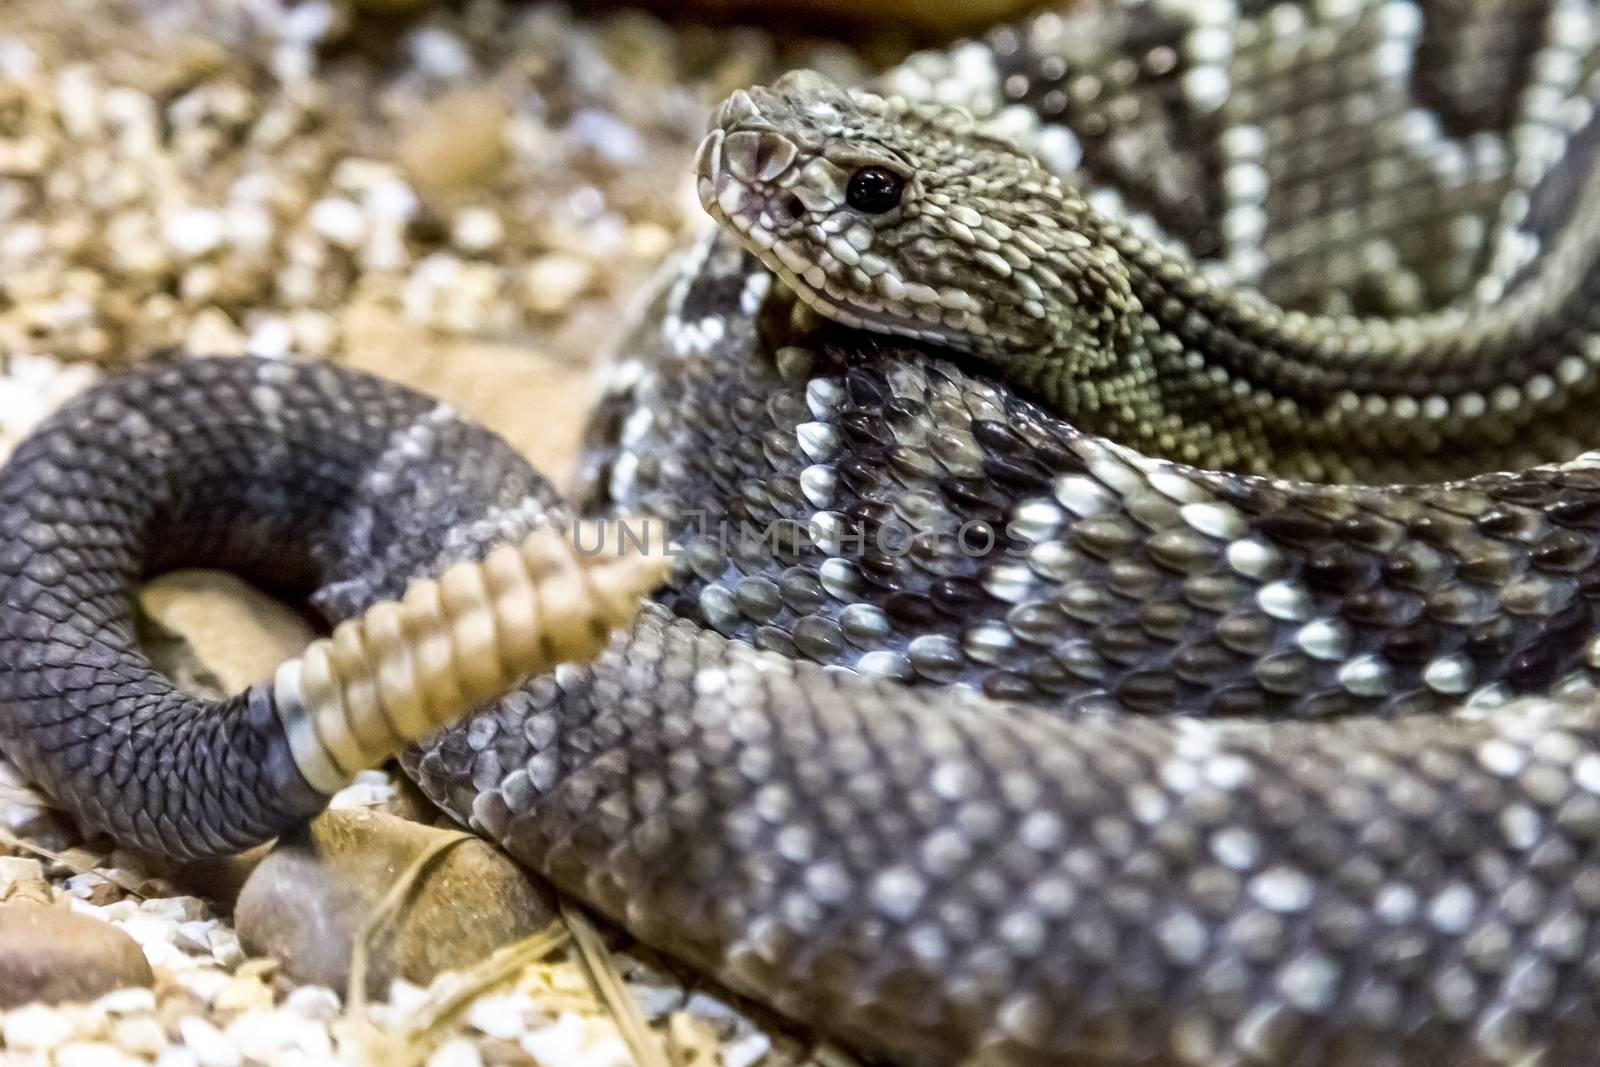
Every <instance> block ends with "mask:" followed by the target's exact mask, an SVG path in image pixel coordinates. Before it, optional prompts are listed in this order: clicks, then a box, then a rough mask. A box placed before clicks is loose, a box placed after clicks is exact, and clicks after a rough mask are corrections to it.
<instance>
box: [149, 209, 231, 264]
mask: <svg viewBox="0 0 1600 1067" xmlns="http://www.w3.org/2000/svg"><path fill="white" fill-rule="evenodd" d="M227 235H228V223H227V220H226V219H224V218H223V217H222V213H221V212H218V211H212V210H210V209H209V208H198V207H196V208H186V209H184V210H182V211H176V212H173V213H172V214H171V215H168V216H167V217H166V219H165V220H164V221H163V222H162V224H161V236H162V238H163V239H164V240H165V241H166V242H167V245H168V246H169V247H171V249H172V250H173V251H174V252H177V253H178V254H179V255H181V256H183V257H185V258H187V259H199V258H200V257H202V256H205V255H208V254H210V253H212V252H215V251H216V250H217V249H218V248H221V247H222V244H223V241H224V240H225V239H226V237H227Z"/></svg>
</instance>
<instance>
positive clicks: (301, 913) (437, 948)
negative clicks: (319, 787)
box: [234, 809, 555, 996]
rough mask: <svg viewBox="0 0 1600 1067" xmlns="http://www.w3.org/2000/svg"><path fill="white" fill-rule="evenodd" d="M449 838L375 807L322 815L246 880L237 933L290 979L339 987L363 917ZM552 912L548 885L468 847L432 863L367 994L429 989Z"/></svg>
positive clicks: (381, 955) (378, 956)
mask: <svg viewBox="0 0 1600 1067" xmlns="http://www.w3.org/2000/svg"><path fill="white" fill-rule="evenodd" d="M454 834H455V832H454V831H448V830H438V829H434V828H432V827H427V826H422V825H419V824H417V823H411V822H407V821H405V820H404V819H397V818H395V817H394V816H392V815H385V814H383V813H381V812H376V811H368V810H359V809H358V810H346V811H329V812H325V813H323V814H322V815H320V816H318V817H317V818H316V819H315V820H313V821H312V823H311V824H310V826H309V827H308V828H306V829H304V830H302V831H300V832H298V833H297V834H296V835H295V836H293V837H290V838H285V839H284V840H283V841H281V842H279V844H278V847H277V848H276V849H274V850H273V852H272V853H271V854H270V855H269V856H267V858H266V859H265V860H263V861H262V862H261V864H260V865H259V866H258V867H257V868H256V870H255V872H254V873H253V874H252V875H251V876H250V878H249V880H248V881H247V882H246V883H245V886H244V890H243V891H242V892H241V893H240V894H239V903H238V906H237V908H236V909H235V912H234V919H235V922H236V924H237V929H238V931H239V936H240V937H241V938H242V939H243V941H244V943H245V946H246V947H247V948H249V949H250V950H251V951H252V952H253V953H259V954H263V955H271V956H276V957H278V958H279V959H281V960H282V961H283V965H284V971H285V973H287V974H288V975H289V976H290V977H292V978H294V979H295V980H297V981H300V982H307V983H312V984H316V985H324V986H328V987H330V988H333V989H341V990H342V989H343V988H344V987H345V985H346V983H347V982H348V980H349V975H350V951H351V947H352V945H353V943H354V938H355V935H356V933H357V932H358V931H359V930H360V929H361V926H362V923H363V922H364V920H365V919H366V917H367V916H368V915H369V914H370V913H371V912H372V909H373V908H374V906H375V905H376V904H377V903H378V901H379V900H380V899H381V898H382V896H383V895H384V893H385V892H387V891H388V889H389V887H390V886H392V885H394V883H395V880H396V878H398V877H399V876H400V875H401V874H402V873H403V872H404V871H405V870H406V868H407V867H408V866H409V865H410V864H411V862H412V861H413V860H414V859H415V858H416V857H417V856H418V855H419V854H420V853H421V852H422V851H423V850H424V849H426V848H427V847H429V846H430V845H432V844H434V843H436V842H439V841H441V840H443V839H445V838H448V837H451V836H454ZM554 914H555V905H554V901H553V898H552V897H551V896H550V894H549V890H548V889H546V888H545V887H544V886H543V884H542V883H539V882H537V881H535V880H534V878H533V876H532V875H530V874H529V873H528V872H527V871H525V870H523V869H522V868H521V867H518V866H517V865H516V864H515V863H513V862H512V861H511V860H510V859H509V858H507V857H506V856H505V855H504V854H503V853H501V852H499V851H498V850H496V849H494V848H493V847H491V846H490V845H488V844H487V843H485V842H483V841H479V840H477V839H471V840H467V841H464V842H462V843H461V844H458V845H455V846H453V847H451V848H450V849H449V850H448V851H446V852H444V853H443V854H442V855H440V856H438V857H436V859H435V861H434V862H433V863H432V864H431V865H430V866H429V867H428V868H427V869H426V870H425V871H424V872H423V874H422V876H421V877H420V878H419V879H418V880H417V882H416V884H415V885H414V886H413V887H412V891H411V893H410V895H409V896H408V898H407V902H406V903H405V904H404V905H403V906H402V907H401V909H400V911H399V912H398V914H397V915H396V916H395V917H394V919H393V921H392V922H390V923H389V924H388V925H387V926H385V927H384V928H383V930H382V933H380V934H379V936H377V937H375V938H374V941H373V944H372V946H371V949H372V955H371V956H370V957H369V964H368V967H369V969H368V983H367V987H368V991H369V992H370V993H371V994H372V995H373V996H381V995H383V993H384V992H385V991H386V990H387V989H388V986H389V982H390V981H391V980H392V979H394V978H405V979H407V980H408V981H411V982H415V983H417V984H419V985H426V984H427V983H428V982H429V981H430V980H431V979H432V978H433V976H434V975H435V974H437V973H439V972H440V971H444V970H450V969H453V968H458V967H466V966H470V965H471V964H473V963H476V962H478V961H479V960H481V959H483V958H484V957H485V956H488V955H489V954H490V953H491V952H493V951H494V950H495V949H497V948H499V947H500V946H502V945H505V944H509V943H510V942H512V941H516V940H518V939H520V938H523V937H527V936H528V935H530V934H533V933H536V932H538V931H539V930H542V929H544V927H545V926H547V925H548V924H549V923H550V921H551V919H552V918H553V917H554Z"/></svg>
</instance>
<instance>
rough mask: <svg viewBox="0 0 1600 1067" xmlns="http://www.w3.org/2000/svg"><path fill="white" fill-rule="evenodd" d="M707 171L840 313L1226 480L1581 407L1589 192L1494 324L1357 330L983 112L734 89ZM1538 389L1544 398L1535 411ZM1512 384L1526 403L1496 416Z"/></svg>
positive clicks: (782, 87)
mask: <svg viewBox="0 0 1600 1067" xmlns="http://www.w3.org/2000/svg"><path fill="white" fill-rule="evenodd" d="M696 166H697V169H698V180H699V190H700V198H701V201H702V202H703V204H704V205H705V207H706V209H707V211H709V212H710V213H711V214H712V215H713V216H714V217H716V218H717V219H719V220H720V221H721V222H723V223H724V224H725V225H727V226H729V227H730V228H731V229H732V230H733V231H734V232H736V233H738V234H739V235H740V238H741V240H742V242H743V243H744V245H745V246H746V247H747V248H748V249H749V250H750V251H751V252H753V253H754V254H756V255H757V256H758V257H759V258H760V259H761V261H762V262H763V263H764V264H765V265H766V266H767V267H768V268H769V269H771V270H772V271H773V272H774V273H775V274H776V275H777V276H778V277H779V278H781V279H782V280H783V281H784V282H785V283H787V284H788V285H789V286H790V287H791V288H793V289H794V291H795V292H796V293H797V294H798V295H799V296H800V298H801V299H802V300H804V301H805V302H806V303H807V304H808V305H810V306H811V307H813V308H814V309H815V310H817V311H818V312H819V313H821V314H822V315H823V316H825V317H827V318H830V319H833V320H835V321H838V322H842V323H844V324H846V325H849V326H854V327H859V328H864V329H868V330H873V331H877V332H882V333H888V334H894V335H897V336H902V337H907V338H915V339H920V340H924V341H931V342H934V343H936V344H941V345H947V346H949V347H952V348H955V349H958V350H961V351H964V352H969V353H971V354H973V355H975V356H978V357H980V358H982V359H983V360H985V361H986V362H988V363H990V364H991V365H993V366H994V367H995V368H997V369H998V370H999V371H1000V372H1001V374H1002V375H1003V376H1004V377H1005V378H1006V379H1007V380H1008V381H1010V382H1013V383H1014V384H1016V385H1017V386H1019V387H1022V388H1026V389H1028V390H1030V391H1031V392H1032V393H1034V394H1035V395H1038V396H1040V397H1042V398H1043V399H1044V400H1045V401H1047V402H1048V403H1049V404H1050V406H1051V407H1052V408H1054V409H1055V410H1057V411H1058V412H1059V413H1060V414H1062V415H1064V416H1066V417H1068V418H1072V419H1074V420H1076V421H1077V422H1078V423H1079V425H1082V426H1084V427H1087V428H1092V429H1096V430H1099V431H1102V432H1104V433H1106V434H1107V435H1108V436H1111V437H1113V438H1116V439H1117V440H1120V441H1123V442H1124V443H1127V444H1131V445H1134V446H1137V447H1140V448H1142V449H1144V450H1145V451H1148V452H1153V453H1157V454H1161V455H1167V456H1172V457H1174V458H1179V459H1182V460H1185V461H1187V462H1191V463H1196V464H1199V465H1205V466H1213V467H1219V468H1227V469H1234V470H1243V471H1249V472H1258V473H1260V472H1276V473H1282V474H1292V475H1300V476H1305V475H1308V474H1311V475H1315V474H1317V473H1319V472H1321V471H1324V470H1326V469H1330V468H1329V464H1327V463H1325V462H1322V461H1321V460H1320V458H1319V452H1327V451H1332V452H1339V453H1344V454H1345V457H1346V458H1344V459H1343V460H1342V461H1340V464H1338V465H1334V466H1333V467H1332V468H1331V469H1333V470H1339V469H1341V468H1342V465H1346V464H1352V465H1353V464H1357V463H1361V462H1362V461H1363V459H1364V458H1365V465H1366V472H1367V473H1371V472H1373V471H1375V470H1384V471H1385V472H1386V473H1387V472H1389V470H1390V468H1395V469H1398V468H1397V464H1411V463H1416V462H1417V461H1418V460H1419V459H1426V458H1428V454H1429V453H1446V452H1449V451H1451V450H1457V449H1460V447H1461V446H1462V444H1463V443H1464V442H1471V441H1473V440H1474V439H1475V438H1482V437H1483V435H1484V434H1486V433H1491V434H1492V433H1494V432H1495V431H1497V430H1500V429H1502V428H1503V427H1505V426H1507V425H1508V424H1510V425H1516V423H1517V422H1519V421H1520V420H1521V419H1526V418H1527V417H1528V415H1527V414H1526V411H1527V409H1528V408H1529V407H1531V408H1532V409H1533V410H1537V409H1538V407H1540V406H1546V407H1549V408H1554V409H1556V410H1557V411H1558V412H1559V410H1560V409H1561V408H1562V407H1563V406H1565V405H1566V404H1567V403H1569V402H1570V400H1571V399H1572V398H1570V397H1561V396H1559V395H1558V394H1557V391H1556V389H1555V387H1554V382H1553V380H1552V379H1551V378H1550V375H1551V373H1552V372H1554V371H1555V368H1556V366H1557V365H1558V364H1559V363H1560V362H1561V361H1562V360H1564V359H1570V360H1576V361H1577V362H1576V363H1569V365H1568V366H1569V370H1568V372H1567V373H1568V375H1569V376H1572V377H1577V372H1578V370H1579V368H1581V367H1582V366H1583V360H1584V358H1585V349H1584V346H1583V344H1582V343H1581V340H1580V339H1579V338H1575V337H1570V336H1563V335H1561V334H1560V333H1559V332H1558V331H1560V330H1561V329H1563V328H1564V327H1566V325H1567V324H1569V323H1572V322H1575V321H1582V320H1584V319H1585V318H1586V317H1587V316H1588V314H1589V310H1588V309H1589V307H1590V305H1592V304H1593V302H1594V301H1593V296H1594V293H1595V291H1596V290H1597V288H1600V257H1597V253H1600V247H1597V246H1596V244H1595V242H1593V241H1592V240H1590V239H1589V237H1588V235H1589V234H1590V233H1592V232H1593V231H1594V229H1595V228H1596V227H1600V181H1597V180H1596V178H1595V177H1594V176H1591V175H1588V174H1585V175H1584V176H1583V177H1582V179H1581V180H1576V184H1577V189H1576V190H1575V191H1574V198H1575V201H1576V202H1575V204H1574V205H1573V207H1572V209H1571V211H1572V217H1571V219H1570V220H1569V221H1568V223H1567V224H1566V227H1565V228H1564V229H1563V230H1561V231H1560V232H1557V233H1555V234H1553V235H1551V241H1552V244H1553V247H1552V248H1550V249H1549V251H1548V252H1547V253H1546V254H1545V255H1544V256H1543V257H1542V258H1541V259H1540V260H1539V261H1538V263H1537V265H1536V269H1535V270H1534V271H1533V272H1532V276H1531V277H1530V278H1528V279H1527V280H1525V281H1524V283H1523V285H1522V286H1521V288H1520V289H1518V290H1517V291H1516V292H1515V293H1514V294H1513V295H1511V296H1508V297H1506V298H1505V299H1502V300H1497V301H1495V302H1493V303H1491V304H1490V305H1489V306H1487V307H1485V308H1483V309H1481V310H1480V311H1478V312H1477V313H1475V314H1471V315H1466V314H1463V313H1462V311H1461V309H1459V308H1449V309H1444V310H1439V311H1433V312H1430V313H1427V314H1419V315H1413V316H1406V317H1395V318H1382V319H1380V318H1370V319H1362V320H1354V319H1351V318H1350V317H1348V316H1344V317H1341V316H1333V315H1314V316H1307V315H1304V314H1293V313H1290V312H1288V311H1286V310H1285V309H1283V308H1281V307H1279V306H1276V305H1274V304H1272V303H1270V302H1269V301H1267V300H1265V299H1263V298H1262V296H1261V295H1260V294H1259V293H1258V292H1256V291H1255V290H1253V289H1248V288H1237V287H1219V286H1215V285H1212V284H1211V283H1209V282H1208V281H1207V280H1206V279H1205V278H1204V277H1203V276H1202V275H1201V274H1199V273H1197V272H1196V271H1195V270H1194V269H1193V261H1192V260H1191V259H1190V258H1189V255H1188V254H1187V253H1185V252H1182V251H1176V250H1169V249H1168V248H1165V247H1163V245H1162V243H1161V242H1159V241H1157V240H1152V239H1151V238H1150V237H1149V236H1146V235H1142V234H1140V233H1138V232H1137V231H1136V230H1134V229H1133V228H1131V227H1130V226H1129V225H1128V224H1127V222H1126V220H1123V219H1118V218H1115V217H1112V216H1109V215H1107V214H1105V213H1103V212H1100V211H1097V210H1095V209H1094V208H1092V207H1091V206H1090V204H1089V202H1088V201H1087V200H1086V199H1085V197H1084V195H1083V194H1082V192H1080V191H1079V190H1077V189H1076V188H1074V187H1072V186H1071V185H1069V184H1067V183H1066V182H1064V180H1063V178H1062V177H1061V176H1060V175H1057V174H1054V173H1052V172H1051V171H1050V170H1049V169H1048V167H1047V166H1046V165H1045V164H1043V163H1042V162H1040V161H1038V160H1037V159H1035V158H1033V157H1032V156H1029V155H1028V154H1026V153H1025V152H1021V151H1018V150H1017V148H1016V147H1014V146H1013V145H1011V144H1009V143H1008V142H1006V141H1004V140H1001V139H1000V138H999V137H997V136H995V135H993V134H986V133H985V132H984V131H983V130H982V129H981V128H980V127H979V125H978V123H977V122H976V121H975V119H974V118H973V116H972V114H971V113H970V112H968V111H966V110H964V109H961V108H955V107H949V106H945V105H942V104H936V103H919V102H914V101H908V100H906V99H905V98H903V97H888V98H885V97H882V96H878V95H875V94H872V93H868V92H864V91H860V90H855V91H845V90H842V89H839V88H837V87H835V86H833V85H831V84H830V83H828V82H827V81H826V80H824V79H822V78H821V77H820V76H819V75H816V74H813V73H811V72H807V71H801V72H796V73H794V74H791V75H787V76H786V77H785V78H784V79H783V80H782V81H780V82H779V83H778V84H777V85H775V86H774V87H772V88H771V89H759V88H758V89H754V90H751V91H749V92H745V91H739V92H736V93H734V95H733V96H732V97H731V98H730V99H729V100H728V101H727V102H726V103H724V104H723V105H722V107H721V109H720V110H719V111H718V112H717V114H716V116H715V117H714V118H713V120H712V129H711V132H710V133H709V134H708V136H707V137H706V139H705V141H704V142H703V143H702V145H701V147H700V152H699V155H698V158H697V162H696ZM864 170H876V171H878V172H880V173H887V174H890V175H893V176H894V179H895V180H896V181H898V183H899V184H900V185H901V187H902V188H901V189H900V191H899V192H898V194H897V195H895V196H893V197H892V202H890V203H889V206H887V207H886V208H885V209H883V210H877V209H876V208H869V209H865V210H863V209H862V208H860V207H858V206H856V205H855V204H854V203H852V201H851V193H850V183H851V181H852V179H853V178H854V177H855V176H857V175H860V174H862V173H863V171H864ZM1197 352H1198V353H1200V354H1201V358H1200V360H1198V361H1196V360H1195V359H1194V354H1195V353H1197ZM1197 362H1198V364H1199V366H1200V368H1201V369H1203V371H1204V374H1203V375H1197V374H1195V373H1194V371H1195V369H1196V366H1195V364H1196V363H1197ZM1538 375H1543V378H1542V380H1541V382H1540V383H1539V384H1538V385H1537V386H1532V387H1531V391H1532V392H1534V393H1537V394H1538V396H1537V397H1525V396H1522V395H1520V393H1518V390H1521V389H1524V388H1530V387H1529V385H1528V383H1529V381H1530V380H1531V379H1533V378H1534V377H1535V376H1538ZM1584 377H1587V372H1585V375H1584ZM1496 387H1502V388H1505V387H1509V388H1510V389H1511V390H1512V394H1513V395H1512V396H1511V397H1510V399H1509V401H1508V400H1507V399H1505V398H1503V397H1502V399H1499V400H1497V401H1496V402H1495V403H1494V404H1488V403H1482V402H1481V401H1482V395H1483V394H1484V393H1486V392H1489V391H1491V390H1494V389H1495V388H1496ZM1467 394H1473V395H1475V396H1477V397H1478V400H1477V401H1467V400H1464V399H1463V397H1464V396H1466V395H1467ZM1347 398H1348V399H1347ZM1508 406H1509V407H1511V408H1512V409H1513V410H1511V411H1507V410H1506V408H1507V407H1508ZM1364 422H1365V423H1367V424H1369V425H1363V423H1364ZM1368 429H1370V430H1371V431H1372V432H1373V433H1374V438H1372V439H1368V438H1366V437H1365V435H1362V434H1358V435H1357V436H1355V437H1354V439H1352V437H1351V431H1352V430H1368ZM1363 449H1369V450H1371V451H1372V452H1373V453H1374V455H1373V456H1371V457H1362V456H1361V452H1362V450H1363ZM1391 450H1393V452H1392V453H1391ZM1355 469H1357V470H1360V469H1362V468H1361V467H1356V468H1355Z"/></svg>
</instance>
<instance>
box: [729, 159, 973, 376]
mask: <svg viewBox="0 0 1600 1067" xmlns="http://www.w3.org/2000/svg"><path fill="white" fill-rule="evenodd" d="M723 180H724V181H730V182H731V181H736V179H733V178H730V177H727V176H724V179H723ZM710 185H711V179H710V178H707V177H702V178H701V193H700V203H701V206H702V207H703V208H704V209H705V211H706V214H708V215H710V216H711V218H712V219H713V220H714V221H715V222H716V223H717V224H718V225H720V226H722V227H724V228H725V229H727V230H729V231H730V232H732V233H733V234H734V235H735V236H736V237H738V238H739V243H740V244H741V245H743V246H744V248H745V249H746V250H747V251H749V252H750V254H751V255H753V256H755V257H756V258H757V259H758V260H760V261H761V265H762V266H764V267H766V268H767V269H768V270H770V271H772V273H773V274H774V275H775V276H776V277H777V278H778V280H779V281H781V282H782V283H783V284H784V285H786V286H788V287H789V289H791V290H792V291H793V292H794V293H795V295H796V296H797V297H799V298H800V300H801V301H802V302H803V303H804V304H805V305H806V306H807V307H809V308H811V310H813V311H815V312H817V313H818V314H820V315H822V316H823V317H824V318H827V319H831V320H832V321H834V322H837V323H839V324H840V325H843V326H849V327H851V328H852V329H857V330H866V331H867V332H869V333H875V334H888V335H892V336H896V337H904V338H907V339H909V340H917V341H926V342H929V343H932V344H937V345H940V346H946V347H951V348H959V347H960V344H961V341H960V338H958V337H956V336H955V334H954V333H953V332H952V331H950V330H948V329H946V328H943V327H936V326H932V325H927V324H915V323H910V322H907V321H905V320H903V319H894V318H891V317H889V316H887V315H879V314H873V313H871V312H869V311H863V310H862V309H861V308H859V307H854V306H851V305H848V304H844V303H841V302H840V301H838V300H835V299H833V298H832V297H830V296H829V295H828V294H827V291H826V289H824V288H822V287H819V286H817V285H816V284H814V283H812V282H811V281H808V280H807V279H806V277H805V276H804V275H803V274H801V273H800V272H798V271H796V270H795V269H794V268H793V267H791V266H789V265H788V264H786V263H785V262H784V261H783V260H782V259H781V258H780V257H779V256H778V254H777V253H776V252H774V251H773V250H772V247H770V246H769V247H762V244H761V243H760V242H758V241H757V240H756V239H755V237H754V236H753V233H754V227H753V226H752V224H751V222H750V221H749V220H747V219H744V218H741V217H739V216H736V215H734V214H731V213H729V212H728V211H726V210H725V209H724V208H723V207H722V205H721V203H720V202H719V200H718V198H717V197H716V196H715V195H711V194H710V193H708V190H707V187H708V186H710ZM740 185H741V188H743V189H744V191H745V193H746V195H747V196H750V195H753V196H755V197H758V198H761V197H767V196H768V194H766V193H764V192H763V191H761V190H757V189H751V188H750V187H748V186H745V185H743V183H740Z"/></svg>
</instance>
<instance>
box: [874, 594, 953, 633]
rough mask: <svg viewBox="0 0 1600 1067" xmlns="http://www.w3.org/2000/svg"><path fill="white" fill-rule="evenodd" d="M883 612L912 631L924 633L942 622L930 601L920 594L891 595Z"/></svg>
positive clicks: (884, 605)
mask: <svg viewBox="0 0 1600 1067" xmlns="http://www.w3.org/2000/svg"><path fill="white" fill-rule="evenodd" d="M883 610H884V612H885V613H886V614H887V615H888V616H889V618H891V619H893V620H894V621H895V622H897V623H899V624H900V625H902V626H904V627H906V628H907V629H909V630H913V631H926V630H929V629H931V628H932V627H933V626H935V625H936V624H938V623H940V622H942V621H943V619H942V617H941V613H940V611H939V609H938V608H937V607H936V606H935V605H934V603H933V601H932V599H930V598H929V597H926V596H923V595H922V594H920V593H905V592H902V593H891V594H889V595H888V596H887V597H885V598H884V600H883Z"/></svg>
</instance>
